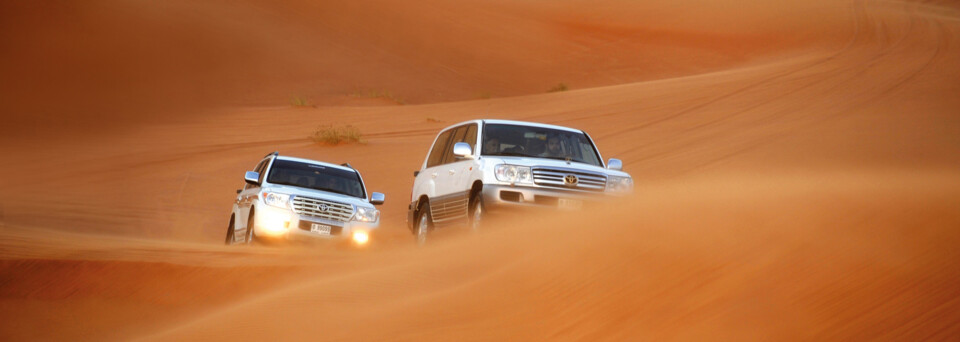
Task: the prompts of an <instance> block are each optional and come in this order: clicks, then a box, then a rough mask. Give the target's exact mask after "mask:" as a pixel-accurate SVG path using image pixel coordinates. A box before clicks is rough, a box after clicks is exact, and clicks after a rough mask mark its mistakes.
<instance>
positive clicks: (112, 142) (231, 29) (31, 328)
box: [0, 0, 960, 341]
mask: <svg viewBox="0 0 960 342" xmlns="http://www.w3.org/2000/svg"><path fill="white" fill-rule="evenodd" d="M958 62H960V4H957V3H956V2H952V1H866V0H847V1H844V0H836V1H818V0H814V1H795V0H785V1H759V0H746V1H732V0H671V1H666V0H651V1H627V0H609V1H572V0H568V1H549V2H548V1H532V0H519V1H518V0H511V1H499V0H497V1H475V0H467V1H439V0H425V1H416V2H401V1H383V0H371V1H359V2H358V1H305V0H287V1H259V0H240V1H207V2H195V1H163V2H139V1H90V2H76V3H70V2H49V3H37V2H4V3H2V4H0V115H2V127H0V155H2V156H4V158H5V160H6V161H5V162H4V163H3V167H2V169H3V171H2V172H0V175H2V177H0V189H3V196H0V322H2V323H0V340H3V341H19V340H29V341H64V340H71V341H86V340H91V341H94V340H96V341H99V340H144V341H186V340H198V341H209V340H224V341H228V340H229V341H233V340H264V339H272V340H415V339H416V340H458V341H459V340H591V341H592V340H616V341H623V340H871V341H872V340H904V341H917V340H956V339H957V338H958V337H960V265H958V260H960V248H958V246H960V96H958V95H960V63H958ZM561 84H562V85H564V86H566V88H568V90H566V91H556V92H550V91H549V90H551V89H553V88H556V87H558V86H560V85H561ZM476 118H502V119H514V120H526V121H537V122H545V123H552V124H560V125H566V126H572V127H577V128H581V129H584V130H586V131H587V132H588V133H590V134H591V136H592V137H593V139H594V140H595V141H596V142H597V144H598V146H599V148H600V150H601V153H602V154H603V156H604V157H605V158H619V159H622V160H623V163H624V169H625V170H626V171H627V172H630V173H631V174H632V175H633V177H634V180H635V184H636V188H635V194H634V195H633V196H632V197H631V198H629V199H627V200H624V201H619V202H616V203H610V204H609V205H608V206H607V207H604V208H596V209H594V210H591V211H590V212H580V213H558V214H557V215H550V216H549V217H543V216H535V215H528V216H525V217H521V218H516V219H515V220H509V221H508V220H501V221H497V222H496V223H495V224H493V225H491V226H488V227H486V229H485V230H484V231H482V232H480V233H478V234H470V233H467V232H465V231H460V230H457V229H450V230H447V231H444V232H441V233H440V234H437V239H435V240H434V241H432V242H433V243H431V244H429V245H427V246H425V247H422V248H418V247H416V246H415V244H414V241H413V237H412V236H411V234H410V233H409V232H408V231H407V230H406V226H405V222H404V220H405V215H406V207H407V204H408V203H409V202H410V187H411V185H412V182H413V177H412V171H414V170H416V169H418V168H419V166H420V165H421V163H422V162H423V158H424V156H425V154H426V151H427V149H428V147H429V145H430V143H431V142H432V139H433V138H434V136H435V134H436V133H437V132H438V131H439V130H440V129H442V128H443V127H446V126H449V125H452V124H454V123H457V122H459V121H463V120H470V119H476ZM346 124H350V125H353V126H356V127H357V128H358V129H359V130H360V131H361V132H362V134H363V139H364V141H365V142H364V143H363V144H345V145H339V146H321V145H317V144H314V143H313V142H311V141H310V139H308V136H309V135H310V134H311V133H312V132H313V131H314V129H315V128H316V127H317V126H320V125H346ZM272 151H280V153H282V154H285V155H293V156H300V157H305V158H311V159H318V160H325V161H331V162H337V163H340V162H350V163H351V164H352V165H353V166H354V167H356V168H357V169H359V170H360V171H361V172H362V173H363V176H364V179H365V181H366V182H367V185H368V187H369V188H370V190H372V191H380V192H383V193H385V194H386V195H387V203H386V204H385V205H383V206H382V207H381V209H382V213H383V215H382V225H381V228H380V229H379V231H378V232H377V234H375V235H374V236H373V240H372V241H373V243H372V244H371V245H369V246H366V247H364V248H351V247H345V246H341V245H335V244H318V245H291V246H223V245H222V242H223V236H224V234H225V232H226V226H227V222H228V220H229V213H230V205H231V203H232V201H233V199H234V190H235V189H237V188H238V187H240V186H242V173H243V172H244V171H246V170H249V169H252V168H253V167H254V166H255V164H256V162H258V161H259V159H260V158H261V157H262V156H263V155H265V154H267V153H269V152H272Z"/></svg>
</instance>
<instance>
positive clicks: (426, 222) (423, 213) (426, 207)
mask: <svg viewBox="0 0 960 342" xmlns="http://www.w3.org/2000/svg"><path fill="white" fill-rule="evenodd" d="M414 228H416V229H414V231H413V233H414V237H415V238H416V239H417V245H419V246H423V245H424V244H426V243H427V234H429V233H430V230H431V229H433V218H432V217H430V203H424V204H423V205H422V206H420V210H418V211H417V225H416V226H415V227H414Z"/></svg>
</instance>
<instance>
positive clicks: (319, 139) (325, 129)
mask: <svg viewBox="0 0 960 342" xmlns="http://www.w3.org/2000/svg"><path fill="white" fill-rule="evenodd" d="M310 140H313V142H315V143H317V144H321V145H340V144H350V143H359V144H362V143H364V141H363V138H362V135H361V134H360V130H359V129H357V128H356V127H353V126H351V125H346V126H339V127H338V126H333V125H321V126H319V127H317V129H316V130H315V131H314V132H313V134H312V135H310Z"/></svg>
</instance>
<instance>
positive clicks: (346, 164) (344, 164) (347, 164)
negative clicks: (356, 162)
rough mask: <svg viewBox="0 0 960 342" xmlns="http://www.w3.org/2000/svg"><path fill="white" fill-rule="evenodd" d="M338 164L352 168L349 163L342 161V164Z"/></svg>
mask: <svg viewBox="0 0 960 342" xmlns="http://www.w3.org/2000/svg"><path fill="white" fill-rule="evenodd" d="M340 166H346V167H349V168H351V169H353V165H350V163H343V164H340ZM354 170H356V169H354Z"/></svg>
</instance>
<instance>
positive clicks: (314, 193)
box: [263, 184, 373, 207]
mask: <svg viewBox="0 0 960 342" xmlns="http://www.w3.org/2000/svg"><path fill="white" fill-rule="evenodd" d="M263 191H276V192H278V193H282V194H290V195H294V196H304V197H312V198H319V199H323V200H328V201H334V202H340V203H347V204H352V205H355V206H358V207H373V204H370V202H367V200H366V199H363V198H359V197H353V196H347V195H342V194H338V193H333V192H327V191H320V190H313V189H306V188H301V187H296V186H289V185H274V184H271V185H270V186H268V187H265V188H264V190H263Z"/></svg>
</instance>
